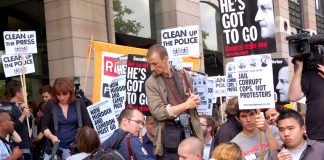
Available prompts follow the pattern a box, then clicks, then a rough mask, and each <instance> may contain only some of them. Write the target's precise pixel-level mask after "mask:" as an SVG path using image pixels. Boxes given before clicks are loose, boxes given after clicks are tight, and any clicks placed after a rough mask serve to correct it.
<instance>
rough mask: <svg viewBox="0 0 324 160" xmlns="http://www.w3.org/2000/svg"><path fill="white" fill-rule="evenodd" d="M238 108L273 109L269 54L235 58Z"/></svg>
mask: <svg viewBox="0 0 324 160" xmlns="http://www.w3.org/2000/svg"><path fill="white" fill-rule="evenodd" d="M234 62H235V69H236V77H238V78H237V84H238V86H237V87H238V99H239V108H240V109H241V110H242V109H261V108H274V106H275V104H274V91H273V75H272V74H271V73H272V60H271V55H270V54H263V55H252V56H243V57H235V58H234Z"/></svg>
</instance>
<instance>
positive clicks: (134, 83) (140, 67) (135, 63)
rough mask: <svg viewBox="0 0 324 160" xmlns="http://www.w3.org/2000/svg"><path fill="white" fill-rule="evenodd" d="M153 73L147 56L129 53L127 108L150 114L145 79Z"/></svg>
mask: <svg viewBox="0 0 324 160" xmlns="http://www.w3.org/2000/svg"><path fill="white" fill-rule="evenodd" d="M150 75H151V70H150V68H149V64H148V63H147V58H146V56H141V55H135V54H129V55H128V60H127V71H126V96H127V98H126V108H136V109H138V110H140V111H142V112H143V113H144V114H146V115H147V114H149V108H148V104H147V97H146V93H145V81H146V79H147V78H148V77H149V76H150Z"/></svg>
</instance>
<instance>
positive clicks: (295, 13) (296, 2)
mask: <svg viewBox="0 0 324 160" xmlns="http://www.w3.org/2000/svg"><path fill="white" fill-rule="evenodd" d="M288 5H289V20H290V25H291V26H293V27H295V28H296V29H297V30H300V29H302V28H303V26H302V25H303V24H302V20H303V18H302V5H301V3H300V0H289V3H288Z"/></svg>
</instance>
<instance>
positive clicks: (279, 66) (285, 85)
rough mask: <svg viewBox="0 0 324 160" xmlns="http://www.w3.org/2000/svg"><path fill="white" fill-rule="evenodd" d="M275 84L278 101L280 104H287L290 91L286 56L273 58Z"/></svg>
mask: <svg viewBox="0 0 324 160" xmlns="http://www.w3.org/2000/svg"><path fill="white" fill-rule="evenodd" d="M272 68H273V86H274V91H275V92H276V96H277V98H276V99H277V102H278V103H279V104H287V103H289V100H288V92H289V72H288V63H287V59H286V58H273V59H272Z"/></svg>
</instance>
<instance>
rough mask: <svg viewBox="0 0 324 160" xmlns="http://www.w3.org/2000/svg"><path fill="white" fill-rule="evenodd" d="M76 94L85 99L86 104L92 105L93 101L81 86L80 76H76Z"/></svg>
mask: <svg viewBox="0 0 324 160" xmlns="http://www.w3.org/2000/svg"><path fill="white" fill-rule="evenodd" d="M74 86H75V96H76V97H77V98H80V99H82V100H83V101H84V103H85V105H86V106H90V105H92V102H91V101H90V100H89V99H88V98H87V97H86V96H85V95H84V92H83V90H82V89H81V88H80V77H74Z"/></svg>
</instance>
